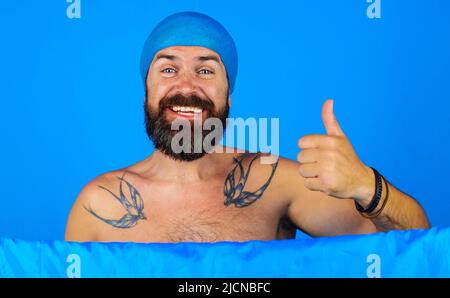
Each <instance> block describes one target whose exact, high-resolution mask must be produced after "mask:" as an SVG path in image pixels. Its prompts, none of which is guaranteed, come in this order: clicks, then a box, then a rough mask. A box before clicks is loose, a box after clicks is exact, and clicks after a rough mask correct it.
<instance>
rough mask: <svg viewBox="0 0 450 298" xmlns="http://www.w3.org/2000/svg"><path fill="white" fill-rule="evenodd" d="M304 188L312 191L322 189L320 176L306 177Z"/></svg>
mask: <svg viewBox="0 0 450 298" xmlns="http://www.w3.org/2000/svg"><path fill="white" fill-rule="evenodd" d="M303 184H304V185H305V187H306V188H308V189H309V190H312V191H323V185H322V183H321V182H320V178H306V179H305V180H304V183H303Z"/></svg>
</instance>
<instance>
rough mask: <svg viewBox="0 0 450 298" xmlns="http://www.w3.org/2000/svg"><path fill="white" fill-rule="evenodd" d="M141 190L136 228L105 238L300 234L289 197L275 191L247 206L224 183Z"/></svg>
mask: <svg viewBox="0 0 450 298" xmlns="http://www.w3.org/2000/svg"><path fill="white" fill-rule="evenodd" d="M139 194H140V197H141V199H142V208H141V213H142V215H143V216H141V217H142V218H141V219H139V220H137V222H136V223H135V224H134V225H133V226H131V227H127V228H115V227H113V226H109V227H107V228H106V229H105V230H104V231H103V232H102V234H101V235H100V239H99V241H102V239H108V241H111V239H113V241H133V242H218V241H248V240H274V239H286V238H293V237H294V236H295V228H294V227H292V226H289V224H286V223H287V221H286V220H285V218H284V213H285V211H286V204H285V202H283V200H281V199H277V198H276V197H275V192H272V191H267V192H266V193H265V194H264V195H262V196H261V197H260V198H258V199H257V200H255V201H254V202H253V203H252V204H249V205H246V206H242V205H239V204H237V203H236V204H235V203H234V201H233V200H231V201H230V198H228V199H227V198H226V196H225V195H224V187H223V184H217V185H214V184H211V185H203V186H201V187H176V188H173V187H167V186H164V185H162V186H157V185H153V186H152V187H148V188H146V187H141V191H140V193H139ZM125 196H126V195H125ZM130 201H133V200H130ZM122 209H123V208H122ZM125 212H126V211H125V210H123V213H125ZM138 212H139V210H138V211H135V212H134V213H135V215H137V213H138ZM116 217H118V215H116Z"/></svg>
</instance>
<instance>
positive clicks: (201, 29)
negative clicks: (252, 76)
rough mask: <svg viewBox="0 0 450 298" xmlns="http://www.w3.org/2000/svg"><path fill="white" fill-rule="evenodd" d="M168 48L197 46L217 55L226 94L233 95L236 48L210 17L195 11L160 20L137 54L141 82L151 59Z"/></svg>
mask: <svg viewBox="0 0 450 298" xmlns="http://www.w3.org/2000/svg"><path fill="white" fill-rule="evenodd" d="M172 46H200V47H205V48H208V49H210V50H212V51H214V52H216V53H217V54H219V56H220V59H221V60H222V62H223V64H224V65H225V69H226V71H227V75H228V82H229V87H230V93H232V92H233V89H234V83H235V79H236V74H237V68H238V56H237V50H236V45H235V44H234V41H233V38H232V37H231V35H230V34H229V33H228V31H227V30H226V29H225V28H224V27H223V26H222V25H221V24H220V23H219V22H217V21H216V20H214V19H213V18H211V17H209V16H207V15H205V14H201V13H198V12H191V11H186V12H180V13H176V14H173V15H170V16H168V17H167V18H165V19H164V20H162V21H161V22H160V23H159V24H158V25H157V26H156V27H155V28H154V29H153V31H152V32H151V33H150V35H149V37H148V38H147V40H146V41H145V44H144V48H143V49H142V54H141V65H140V69H141V76H142V80H143V81H144V85H145V80H146V77H147V72H148V69H149V67H150V64H151V62H152V61H153V58H154V56H155V55H156V53H158V52H159V51H160V50H162V49H164V48H168V47H172Z"/></svg>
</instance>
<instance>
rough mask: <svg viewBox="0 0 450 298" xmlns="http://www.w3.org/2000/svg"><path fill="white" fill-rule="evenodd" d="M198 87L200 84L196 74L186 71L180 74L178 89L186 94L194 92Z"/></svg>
mask: <svg viewBox="0 0 450 298" xmlns="http://www.w3.org/2000/svg"><path fill="white" fill-rule="evenodd" d="M197 89H198V86H197V84H196V81H195V76H193V75H192V74H189V73H187V72H184V73H183V74H181V75H180V76H179V81H178V84H177V85H176V90H177V91H178V92H179V93H181V94H184V95H191V94H194V93H195V92H196V91H198V90H197Z"/></svg>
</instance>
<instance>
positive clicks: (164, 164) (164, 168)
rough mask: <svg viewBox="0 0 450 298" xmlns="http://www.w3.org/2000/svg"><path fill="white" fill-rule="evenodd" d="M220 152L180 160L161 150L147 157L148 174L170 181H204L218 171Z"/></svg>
mask: <svg viewBox="0 0 450 298" xmlns="http://www.w3.org/2000/svg"><path fill="white" fill-rule="evenodd" d="M217 158H218V154H216V153H214V152H212V153H209V154H205V155H204V156H203V157H201V158H199V159H197V160H194V161H179V160H174V159H173V158H170V157H169V156H167V155H166V154H164V153H162V152H161V151H159V150H155V152H154V153H153V154H152V155H150V156H149V157H148V158H147V170H146V172H147V174H148V175H149V176H152V177H154V178H157V179H161V180H168V181H191V182H192V181H202V180H203V181H204V180H208V179H209V178H211V177H214V176H215V175H214V173H215V172H217V166H215V165H217V164H218V160H217Z"/></svg>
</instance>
